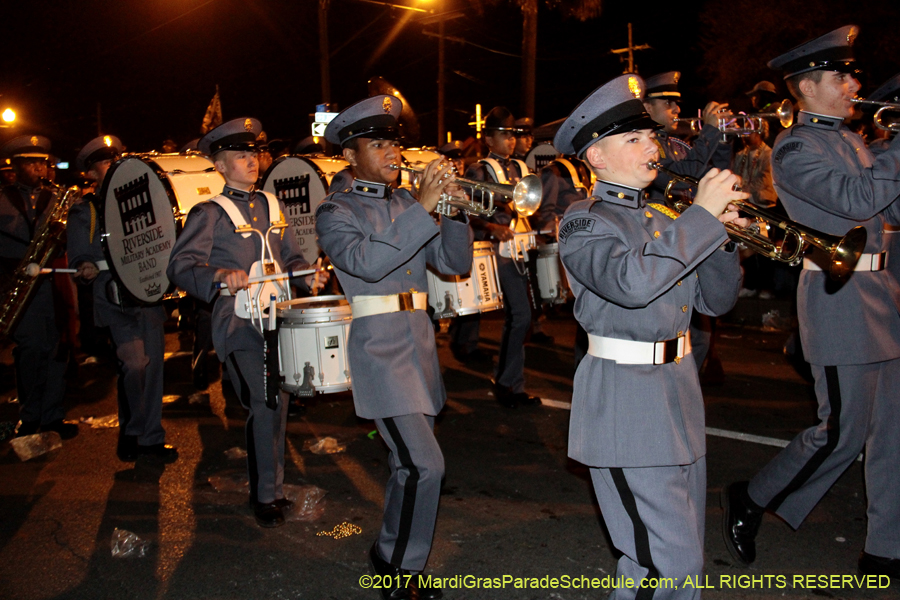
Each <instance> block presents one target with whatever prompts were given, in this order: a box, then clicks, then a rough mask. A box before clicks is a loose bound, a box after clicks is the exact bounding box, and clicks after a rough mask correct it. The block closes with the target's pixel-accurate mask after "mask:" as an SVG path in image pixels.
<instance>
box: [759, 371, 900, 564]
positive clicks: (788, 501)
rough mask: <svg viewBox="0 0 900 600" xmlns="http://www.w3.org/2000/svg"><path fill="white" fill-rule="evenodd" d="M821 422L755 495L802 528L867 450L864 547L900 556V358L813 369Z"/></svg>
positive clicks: (770, 469)
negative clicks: (899, 418) (899, 417)
mask: <svg viewBox="0 0 900 600" xmlns="http://www.w3.org/2000/svg"><path fill="white" fill-rule="evenodd" d="M812 372H813V376H814V377H815V389H816V397H817V398H818V399H819V411H818V416H819V419H820V420H821V422H820V423H819V424H818V425H816V426H815V427H810V428H809V429H807V430H806V431H804V432H802V433H801V434H800V435H798V436H797V437H795V438H794V439H793V440H792V441H791V443H790V445H788V446H787V448H785V449H784V450H782V451H781V452H780V453H779V454H778V456H776V457H775V458H774V459H773V460H772V461H771V462H769V464H768V465H766V466H765V467H764V468H763V469H762V470H761V471H760V472H759V473H758V474H757V475H756V477H754V478H753V479H752V480H751V481H750V487H749V489H748V492H749V494H750V498H751V499H752V500H753V501H754V502H756V503H757V504H759V505H760V506H765V507H766V508H768V509H769V510H772V511H774V512H775V513H776V514H777V515H778V516H779V517H781V518H782V519H784V520H785V521H787V523H788V524H789V525H790V526H791V527H793V528H794V529H797V528H798V527H800V524H801V523H803V520H804V519H805V518H806V516H807V515H808V514H809V513H810V511H811V510H812V509H813V508H814V507H815V506H816V504H817V503H818V502H819V500H821V498H822V496H824V495H825V493H826V492H827V491H828V490H829V489H830V488H831V486H832V485H833V484H834V482H835V481H837V479H838V477H840V476H841V474H843V472H844V471H845V470H846V469H847V467H849V466H850V465H851V464H852V463H853V461H854V460H855V459H856V457H857V456H858V455H859V453H860V451H862V450H863V447H865V450H866V457H865V458H866V462H865V474H866V496H867V498H868V508H867V511H866V514H867V516H868V528H867V535H866V546H865V550H866V552H868V553H869V554H873V555H875V556H884V557H889V558H900V530H898V528H897V523H900V493H898V492H897V483H896V482H897V472H896V463H897V460H896V455H897V453H898V452H900V427H898V426H897V423H896V415H897V414H900V395H898V393H897V390H898V389H900V359H894V360H888V361H883V362H879V363H872V364H865V365H838V366H828V367H822V366H819V365H812Z"/></svg>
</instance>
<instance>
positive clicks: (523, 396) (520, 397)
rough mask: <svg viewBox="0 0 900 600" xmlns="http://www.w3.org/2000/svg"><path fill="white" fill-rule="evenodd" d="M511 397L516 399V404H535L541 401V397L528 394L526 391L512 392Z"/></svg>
mask: <svg viewBox="0 0 900 600" xmlns="http://www.w3.org/2000/svg"><path fill="white" fill-rule="evenodd" d="M513 398H515V400H516V404H518V405H520V406H535V405H536V404H540V403H541V399H540V398H538V397H537V396H530V395H528V393H526V392H519V393H518V394H513Z"/></svg>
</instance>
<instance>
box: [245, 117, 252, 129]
mask: <svg viewBox="0 0 900 600" xmlns="http://www.w3.org/2000/svg"><path fill="white" fill-rule="evenodd" d="M244 130H245V131H253V121H252V120H250V119H245V120H244Z"/></svg>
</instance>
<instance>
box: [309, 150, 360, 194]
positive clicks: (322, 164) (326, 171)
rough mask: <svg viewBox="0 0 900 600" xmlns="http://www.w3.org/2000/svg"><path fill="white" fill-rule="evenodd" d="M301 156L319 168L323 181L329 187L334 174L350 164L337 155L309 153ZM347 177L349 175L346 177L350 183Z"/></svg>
mask: <svg viewBox="0 0 900 600" xmlns="http://www.w3.org/2000/svg"><path fill="white" fill-rule="evenodd" d="M303 158H306V159H308V160H310V161H312V162H313V163H314V164H315V165H316V167H318V168H319V171H320V172H321V173H322V175H324V176H325V183H326V184H328V187H329V188H330V187H331V184H332V182H333V181H334V177H335V175H337V174H338V173H340V172H341V171H343V170H344V169H346V168H347V167H349V166H350V163H348V162H347V161H346V160H344V159H343V158H341V157H338V156H335V157H328V156H323V155H321V154H311V155H309V156H304V157H303ZM349 177H350V176H349V175H347V177H346V182H347V183H350V179H349Z"/></svg>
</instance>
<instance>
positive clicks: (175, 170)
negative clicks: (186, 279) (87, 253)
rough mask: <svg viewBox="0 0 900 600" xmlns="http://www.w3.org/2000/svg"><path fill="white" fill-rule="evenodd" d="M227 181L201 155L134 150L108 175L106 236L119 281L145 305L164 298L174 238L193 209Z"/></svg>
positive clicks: (102, 192)
mask: <svg viewBox="0 0 900 600" xmlns="http://www.w3.org/2000/svg"><path fill="white" fill-rule="evenodd" d="M224 185H225V180H224V179H222V176H221V175H219V173H217V172H216V171H215V168H214V167H213V164H212V163H211V162H210V161H209V159H207V158H205V157H203V156H200V155H196V154H186V155H185V154H145V155H130V156H126V157H124V158H122V159H120V160H118V161H116V162H115V163H114V164H113V165H112V166H111V167H110V168H109V172H108V173H107V174H106V178H105V179H104V181H103V187H102V188H101V190H100V197H101V198H102V199H103V210H102V211H101V215H102V222H101V227H100V229H101V231H102V235H101V238H100V239H101V240H102V246H103V252H104V254H105V255H106V262H107V264H108V265H109V270H110V271H111V272H112V275H113V277H115V279H116V281H117V282H118V283H119V284H121V286H120V287H121V288H123V289H124V290H125V292H126V293H127V294H128V296H129V297H130V300H132V301H135V302H137V303H138V304H141V305H153V304H157V303H159V302H160V301H161V300H163V299H164V296H165V295H166V294H167V293H168V292H169V291H170V288H171V287H172V286H171V284H170V282H169V278H168V277H166V267H168V266H169V255H170V254H171V252H172V247H173V246H174V245H175V238H176V237H177V235H178V233H179V232H180V231H181V225H182V222H183V221H184V218H185V216H186V215H187V213H188V212H189V211H190V209H191V208H192V207H193V206H194V205H195V204H197V203H199V202H202V201H203V200H207V199H209V198H212V197H213V196H217V195H219V194H220V193H222V188H223V187H224Z"/></svg>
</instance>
